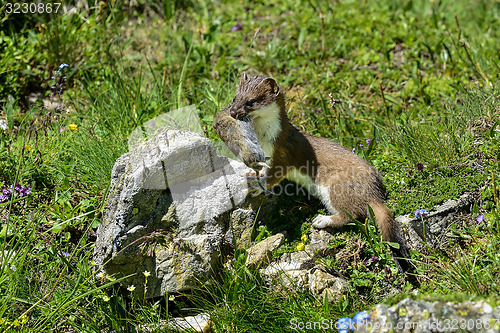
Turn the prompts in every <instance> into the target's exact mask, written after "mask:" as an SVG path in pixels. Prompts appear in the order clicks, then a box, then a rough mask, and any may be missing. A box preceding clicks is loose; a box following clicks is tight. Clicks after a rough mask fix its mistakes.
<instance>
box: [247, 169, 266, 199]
mask: <svg viewBox="0 0 500 333" xmlns="http://www.w3.org/2000/svg"><path fill="white" fill-rule="evenodd" d="M243 176H244V177H245V183H246V186H247V189H246V190H247V195H248V194H250V195H252V196H253V197H256V196H258V195H259V194H261V193H262V192H264V190H263V189H262V187H261V186H260V185H259V178H260V177H259V175H257V172H256V171H255V170H252V169H248V170H246V171H245V173H244V175H243Z"/></svg>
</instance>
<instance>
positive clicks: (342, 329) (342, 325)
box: [336, 317, 354, 333]
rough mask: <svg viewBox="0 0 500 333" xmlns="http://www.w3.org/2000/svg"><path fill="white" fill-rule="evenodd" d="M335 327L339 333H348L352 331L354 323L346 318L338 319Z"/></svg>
mask: <svg viewBox="0 0 500 333" xmlns="http://www.w3.org/2000/svg"><path fill="white" fill-rule="evenodd" d="M336 326H337V328H338V330H339V333H347V332H349V330H354V322H353V321H352V319H351V318H347V317H342V318H339V321H338V322H337V325H336Z"/></svg>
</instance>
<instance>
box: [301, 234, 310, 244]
mask: <svg viewBox="0 0 500 333" xmlns="http://www.w3.org/2000/svg"><path fill="white" fill-rule="evenodd" d="M308 239H309V238H307V235H302V237H300V240H301V241H302V242H303V243H305V242H307V240H308Z"/></svg>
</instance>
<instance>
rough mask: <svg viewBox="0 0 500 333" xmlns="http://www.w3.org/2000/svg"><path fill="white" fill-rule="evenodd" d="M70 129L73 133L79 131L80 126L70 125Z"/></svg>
mask: <svg viewBox="0 0 500 333" xmlns="http://www.w3.org/2000/svg"><path fill="white" fill-rule="evenodd" d="M68 128H69V129H70V130H72V131H78V125H77V124H69V125H68Z"/></svg>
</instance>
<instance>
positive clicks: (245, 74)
mask: <svg viewBox="0 0 500 333" xmlns="http://www.w3.org/2000/svg"><path fill="white" fill-rule="evenodd" d="M247 80H248V76H247V73H246V72H243V77H242V79H241V81H242V82H245V81H247Z"/></svg>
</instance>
